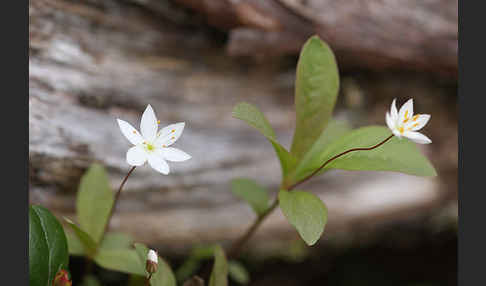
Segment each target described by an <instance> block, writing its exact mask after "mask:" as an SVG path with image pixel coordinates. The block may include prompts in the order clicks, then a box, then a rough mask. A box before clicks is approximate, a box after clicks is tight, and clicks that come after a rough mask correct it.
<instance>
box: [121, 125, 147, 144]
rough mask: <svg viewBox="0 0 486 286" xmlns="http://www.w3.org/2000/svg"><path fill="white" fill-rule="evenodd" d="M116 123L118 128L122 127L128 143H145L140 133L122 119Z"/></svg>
mask: <svg viewBox="0 0 486 286" xmlns="http://www.w3.org/2000/svg"><path fill="white" fill-rule="evenodd" d="M116 121H117V122H118V126H119V127H120V130H121V132H122V133H123V135H125V137H126V138H127V139H128V141H130V143H132V144H133V145H138V144H141V143H142V142H143V138H142V136H141V135H140V133H138V131H137V130H136V129H135V128H133V126H132V125H130V123H128V122H126V121H123V120H121V119H117V120H116Z"/></svg>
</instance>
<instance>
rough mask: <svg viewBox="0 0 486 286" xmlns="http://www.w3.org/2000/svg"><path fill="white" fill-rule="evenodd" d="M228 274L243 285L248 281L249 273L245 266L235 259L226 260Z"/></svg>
mask: <svg viewBox="0 0 486 286" xmlns="http://www.w3.org/2000/svg"><path fill="white" fill-rule="evenodd" d="M228 274H229V277H230V278H231V279H233V280H234V281H236V282H238V283H240V284H243V285H245V284H248V282H250V274H249V273H248V271H247V270H246V268H245V266H243V264H241V263H239V262H238V261H236V260H230V261H229V262H228Z"/></svg>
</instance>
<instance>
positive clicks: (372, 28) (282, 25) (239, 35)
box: [147, 0, 458, 76]
mask: <svg viewBox="0 0 486 286" xmlns="http://www.w3.org/2000/svg"><path fill="white" fill-rule="evenodd" d="M152 2H154V1H147V5H150V3H152ZM175 2H177V3H181V4H183V5H186V6H187V7H190V8H191V9H194V10H196V11H198V12H199V13H202V14H203V15H205V16H206V19H207V22H208V23H209V24H211V25H213V26H215V27H218V28H221V29H225V30H228V31H229V43H228V47H227V50H228V52H229V54H230V55H247V56H255V55H258V56H272V55H279V54H296V53H298V51H299V50H300V47H301V46H302V44H303V42H304V41H305V40H306V39H307V38H308V37H309V36H311V35H312V34H318V35H320V36H321V37H322V38H323V39H325V40H326V41H327V42H328V43H330V45H331V46H332V48H333V49H334V50H335V52H336V54H337V57H338V59H339V62H340V64H341V66H342V67H344V68H351V67H354V68H356V67H361V68H363V67H364V68H371V69H375V70H383V69H388V68H395V69H397V68H398V69H404V68H406V69H413V70H422V71H430V72H436V73H441V74H445V75H453V76H457V48H458V45H457V39H458V38H457V31H458V16H457V15H458V13H457V7H458V5H457V4H458V3H457V1H454V0H453V1H451V0H433V1H381V0H370V1H359V0H358V1H332V0H325V1H322V0H314V1H312V0H310V1H299V0H270V1H259V0H246V1H243V0H242V1H232V0H218V1H215V0H175Z"/></svg>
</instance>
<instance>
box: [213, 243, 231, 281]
mask: <svg viewBox="0 0 486 286" xmlns="http://www.w3.org/2000/svg"><path fill="white" fill-rule="evenodd" d="M227 285H228V262H227V261H226V255H225V254H224V251H223V249H222V248H221V246H219V245H218V246H216V247H215V248H214V265H213V271H212V272H211V277H210V278H209V286H227Z"/></svg>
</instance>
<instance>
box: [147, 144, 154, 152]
mask: <svg viewBox="0 0 486 286" xmlns="http://www.w3.org/2000/svg"><path fill="white" fill-rule="evenodd" d="M145 146H146V148H147V150H148V151H154V150H155V146H154V145H152V144H150V143H147V144H146V145H145Z"/></svg>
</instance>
